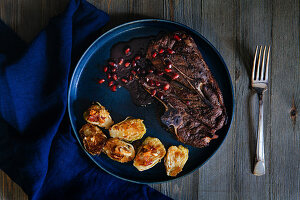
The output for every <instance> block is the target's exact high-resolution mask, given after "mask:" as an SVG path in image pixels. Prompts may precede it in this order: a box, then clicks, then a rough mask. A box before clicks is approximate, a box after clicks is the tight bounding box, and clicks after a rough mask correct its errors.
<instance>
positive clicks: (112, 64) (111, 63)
mask: <svg viewBox="0 0 300 200" xmlns="http://www.w3.org/2000/svg"><path fill="white" fill-rule="evenodd" d="M108 64H109V65H110V66H112V67H115V66H116V63H114V62H108Z"/></svg>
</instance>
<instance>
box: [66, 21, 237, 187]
mask: <svg viewBox="0 0 300 200" xmlns="http://www.w3.org/2000/svg"><path fill="white" fill-rule="evenodd" d="M176 30H184V31H186V32H187V33H188V34H190V35H192V37H193V38H194V40H195V42H196V43H197V45H198V47H199V49H200V51H201V53H202V55H203V57H204V59H205V61H206V63H207V64H208V66H209V68H210V70H211V72H212V74H213V75H214V77H215V79H216V80H217V82H218V84H219V87H220V89H221V91H222V94H223V96H224V101H225V106H226V109H227V114H228V121H227V124H226V125H225V126H224V127H223V128H222V129H221V130H219V131H218V132H217V134H218V135H219V138H218V139H216V140H213V141H212V142H211V143H210V145H209V147H206V148H202V149H198V148H194V147H191V146H188V145H184V146H186V147H187V148H188V149H189V159H188V161H187V163H186V165H185V166H184V168H183V171H182V172H181V173H180V174H178V176H177V177H175V178H178V177H182V176H184V175H186V174H189V173H191V172H193V171H194V170H195V169H197V168H199V167H200V166H201V165H203V164H204V163H205V162H206V161H207V160H208V159H209V158H210V157H211V156H212V155H213V154H214V152H216V151H217V149H218V148H219V147H220V145H221V144H222V142H223V141H224V138H225V136H226V135H227V132H228V130H229V127H230V124H231V120H232V116H233V106H234V100H233V89H232V83H231V78H230V74H229V72H228V69H227V67H226V64H225V62H224V60H223V59H222V57H221V55H220V54H219V53H218V51H217V50H216V49H215V48H214V47H213V45H212V44H210V43H209V42H208V41H207V40H206V39H205V38H204V37H203V36H202V35H200V34H199V33H197V32H196V31H194V30H192V29H191V28H189V27H187V26H185V25H182V24H179V23H175V22H171V21H166V20H158V19H147V20H139V21H134V22H130V23H126V24H123V25H120V26H118V27H116V28H114V29H112V30H110V31H108V32H106V33H105V34H103V35H102V36H101V37H99V38H98V39H97V40H96V41H95V42H94V43H93V44H92V45H91V46H90V47H89V48H88V49H87V50H86V52H85V53H84V54H83V56H82V57H81V59H80V61H79V62H78V64H77V67H76V69H75V71H74V73H73V76H72V79H71V83H70V88H69V97H68V110H69V116H70V120H71V124H72V127H73V130H74V132H75V136H76V138H77V140H78V142H79V143H80V145H81V147H82V148H83V146H82V143H81V140H80V138H79V135H78V130H79V129H80V128H81V126H82V125H83V124H85V122H84V119H83V116H82V114H83V112H84V110H85V109H87V108H88V107H89V106H90V104H91V103H92V102H93V101H99V102H100V103H101V104H102V105H103V106H105V107H106V108H107V109H108V110H109V111H110V113H111V116H112V118H113V120H114V121H115V122H116V123H117V122H120V121H122V120H124V119H125V118H126V117H127V116H133V117H135V118H141V119H144V122H145V125H146V128H147V133H146V134H145V136H144V138H146V137H147V136H152V137H157V138H159V139H160V140H161V141H162V143H163V144H164V146H165V147H166V149H167V148H168V147H170V146H171V145H176V146H177V145H180V144H182V143H180V142H178V141H177V140H176V139H175V138H174V137H173V136H172V134H171V133H169V132H167V131H166V130H165V129H164V128H163V127H162V126H161V125H160V119H159V114H158V113H159V109H162V107H161V106H159V104H153V105H151V106H148V107H138V106H135V105H134V104H133V102H132V100H131V97H130V95H129V93H128V92H127V90H126V89H124V88H121V89H119V90H118V91H117V92H111V91H110V90H109V88H108V87H107V84H102V85H100V84H97V79H98V78H104V77H105V74H104V72H103V69H102V68H103V66H104V65H105V64H106V60H107V59H108V58H109V56H110V49H111V47H112V46H113V45H114V44H116V43H118V42H121V41H128V40H130V39H133V38H136V37H145V36H153V35H157V34H158V33H159V32H161V31H164V32H171V31H176ZM106 133H107V132H106ZM144 138H143V139H144ZM83 149H84V148H83ZM84 151H85V150H84ZM85 152H86V151H85ZM86 153H87V152H86ZM223 153H226V152H223ZM87 155H88V156H89V157H90V158H91V159H92V160H93V161H94V162H95V163H96V164H97V165H98V166H99V167H100V168H102V169H103V170H105V171H106V172H108V173H110V174H112V175H114V176H117V177H119V178H121V179H125V180H128V181H132V182H138V183H155V182H163V181H168V180H172V179H175V178H174V177H169V176H167V175H166V172H165V167H164V165H163V162H160V163H158V164H157V165H156V166H154V167H153V168H151V169H149V170H146V171H143V172H139V171H138V170H137V169H136V168H135V167H134V166H133V165H132V162H129V163H125V164H121V163H118V162H116V161H113V160H111V159H109V158H108V157H107V156H106V155H105V154H101V155H100V156H92V155H90V154H89V153H87ZM74 164H75V163H74Z"/></svg>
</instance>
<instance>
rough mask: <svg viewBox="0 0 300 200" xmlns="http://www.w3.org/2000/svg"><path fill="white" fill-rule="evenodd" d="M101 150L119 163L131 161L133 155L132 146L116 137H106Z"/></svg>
mask: <svg viewBox="0 0 300 200" xmlns="http://www.w3.org/2000/svg"><path fill="white" fill-rule="evenodd" d="M103 151H104V152H105V153H106V154H107V156H108V157H109V158H111V159H113V160H115V161H118V162H121V163H124V162H129V161H132V160H133V158H134V156H135V150H134V147H133V146H132V145H131V144H128V143H127V142H124V141H122V140H120V139H118V138H110V139H108V140H107V142H106V144H105V146H104V148H103Z"/></svg>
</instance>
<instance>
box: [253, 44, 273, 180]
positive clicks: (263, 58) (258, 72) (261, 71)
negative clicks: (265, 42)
mask: <svg viewBox="0 0 300 200" xmlns="http://www.w3.org/2000/svg"><path fill="white" fill-rule="evenodd" d="M262 51H263V53H262ZM258 54H259V55H258ZM257 57H258V61H257ZM269 58H270V47H268V50H267V46H264V47H263V46H260V47H258V46H256V51H255V57H254V62H253V69H252V78H251V85H252V88H253V89H254V90H255V91H256V93H257V95H258V100H259V116H258V129H257V144H256V163H255V166H254V170H253V174H254V175H256V176H261V175H264V174H265V153H264V135H263V128H264V122H263V113H264V110H263V93H264V92H265V91H266V90H267V88H268V71H269Z"/></svg>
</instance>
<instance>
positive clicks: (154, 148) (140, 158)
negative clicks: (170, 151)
mask: <svg viewBox="0 0 300 200" xmlns="http://www.w3.org/2000/svg"><path fill="white" fill-rule="evenodd" d="M165 154H166V149H165V147H164V145H163V144H162V143H161V141H160V140H159V139H157V138H152V137H147V138H146V139H145V141H144V142H143V143H142V145H141V146H140V147H139V149H138V153H137V154H136V157H135V159H134V162H133V165H134V166H135V167H136V168H137V169H138V170H139V171H144V170H147V169H150V168H151V167H153V166H154V165H156V164H157V163H158V162H160V160H161V159H162V158H163V157H164V156H165Z"/></svg>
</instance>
